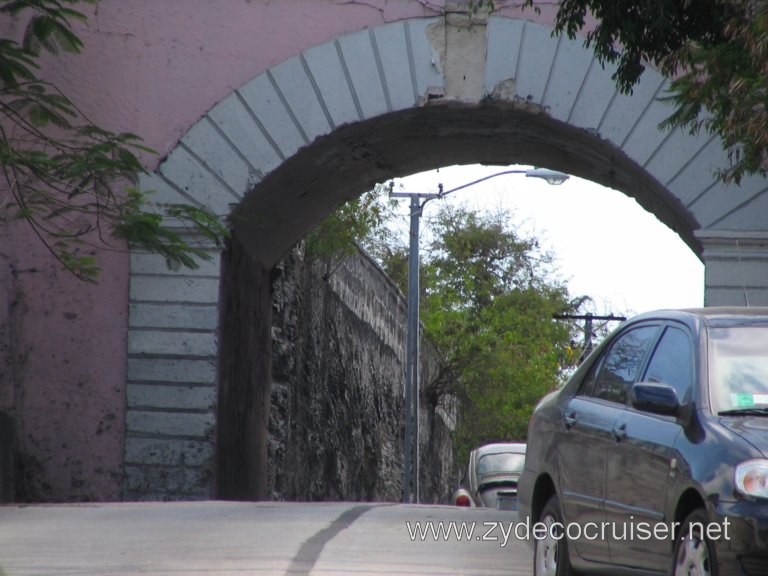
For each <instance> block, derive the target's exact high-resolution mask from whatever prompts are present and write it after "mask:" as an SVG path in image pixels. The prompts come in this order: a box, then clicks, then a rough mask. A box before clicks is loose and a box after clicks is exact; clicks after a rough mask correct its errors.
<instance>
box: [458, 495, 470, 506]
mask: <svg viewBox="0 0 768 576" xmlns="http://www.w3.org/2000/svg"><path fill="white" fill-rule="evenodd" d="M456 506H472V502H470V500H469V496H467V495H466V494H462V495H461V496H458V497H457V498H456Z"/></svg>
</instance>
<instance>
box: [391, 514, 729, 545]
mask: <svg viewBox="0 0 768 576" xmlns="http://www.w3.org/2000/svg"><path fill="white" fill-rule="evenodd" d="M405 525H406V529H407V530H408V537H409V538H410V540H411V542H427V541H435V542H450V541H456V542H497V543H498V544H499V546H501V547H504V546H506V545H507V544H508V543H509V541H510V539H515V540H530V539H531V538H533V539H535V540H545V539H549V538H552V539H554V540H560V539H562V538H565V537H567V538H568V539H569V540H581V539H585V540H592V541H593V540H618V541H621V540H632V541H647V540H652V539H656V540H670V539H672V538H674V537H675V535H676V534H678V533H679V529H680V527H681V526H682V524H681V523H680V522H669V523H666V522H655V523H654V522H645V521H635V520H634V517H633V516H630V518H629V520H628V521H627V522H586V523H584V524H579V523H576V522H570V523H568V524H562V523H560V522H553V523H552V524H545V523H543V522H535V523H533V524H531V523H530V522H529V521H527V520H526V521H522V522H496V521H484V522H467V521H464V522H457V521H449V522H444V521H439V522H433V521H425V522H406V523H405ZM729 528H730V522H729V520H728V518H725V520H723V522H722V524H721V523H717V522H708V523H694V524H693V525H692V531H693V532H696V533H700V534H703V535H705V536H706V538H707V539H709V540H720V539H723V540H730V536H729V532H728V530H729Z"/></svg>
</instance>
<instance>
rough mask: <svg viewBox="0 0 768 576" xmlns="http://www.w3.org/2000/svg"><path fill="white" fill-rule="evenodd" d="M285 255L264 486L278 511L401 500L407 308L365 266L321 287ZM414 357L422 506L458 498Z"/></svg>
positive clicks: (449, 455)
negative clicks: (285, 505) (299, 504)
mask: <svg viewBox="0 0 768 576" xmlns="http://www.w3.org/2000/svg"><path fill="white" fill-rule="evenodd" d="M327 272H328V270H327V268H326V267H325V265H324V264H322V263H317V262H316V263H314V264H310V263H308V262H307V261H306V260H305V259H304V257H303V252H302V250H301V249H297V250H294V251H293V252H291V254H290V255H289V256H288V257H286V258H285V259H284V260H283V261H282V263H281V264H280V265H279V266H278V267H277V269H276V278H275V281H274V283H273V303H274V304H273V338H272V342H273V353H272V360H273V372H272V374H273V382H272V410H271V415H270V423H269V467H268V472H269V475H268V487H269V494H270V497H271V498H272V499H276V500H309V501H314V500H378V501H399V500H401V499H402V479H403V435H404V418H403V416H404V395H403V386H404V366H405V338H406V332H405V326H406V309H407V306H406V302H405V300H404V298H403V296H402V294H401V293H400V291H399V290H398V289H397V288H396V287H395V286H394V284H392V282H391V281H390V280H389V279H388V278H387V277H386V276H385V275H384V274H383V272H382V271H381V270H380V269H379V268H378V267H377V266H376V265H375V263H374V262H372V261H371V260H370V258H368V257H367V256H366V255H364V254H362V253H360V254H355V255H354V256H352V257H349V258H347V259H345V260H344V261H343V262H342V263H341V265H339V266H338V267H337V268H335V270H333V271H332V272H331V273H330V275H328V276H327V279H326V278H325V276H326V274H327ZM436 360H437V355H436V353H435V350H434V349H433V348H431V347H430V346H429V345H428V344H427V345H424V346H422V362H421V366H422V368H421V369H422V377H421V381H422V394H421V401H420V407H421V410H420V426H421V428H420V446H421V448H420V453H421V464H420V483H421V501H423V502H440V501H446V500H447V499H448V497H449V495H450V493H451V491H452V490H453V489H454V488H455V482H456V481H457V477H456V472H455V470H456V467H455V463H454V454H453V444H452V441H451V437H450V431H449V429H448V427H447V424H446V420H448V419H447V418H445V417H444V416H443V415H442V414H443V412H442V411H441V410H438V409H437V408H436V407H435V406H434V405H431V404H430V403H429V401H428V399H427V398H428V394H425V392H424V391H425V389H426V388H427V386H426V384H425V383H427V382H429V381H430V379H431V377H432V376H433V375H434V373H435V366H436Z"/></svg>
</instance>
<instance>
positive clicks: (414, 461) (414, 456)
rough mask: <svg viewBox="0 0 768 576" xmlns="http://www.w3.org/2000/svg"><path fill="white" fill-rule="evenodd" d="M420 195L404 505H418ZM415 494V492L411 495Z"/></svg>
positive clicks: (414, 207)
mask: <svg viewBox="0 0 768 576" xmlns="http://www.w3.org/2000/svg"><path fill="white" fill-rule="evenodd" d="M421 209H422V207H421V204H420V199H419V197H418V195H414V196H412V197H411V231H410V252H409V255H408V326H407V329H408V337H407V342H406V360H405V474H404V478H403V502H405V503H410V502H411V501H412V499H413V501H415V502H416V503H418V501H419V365H418V363H419V220H420V218H421ZM411 490H412V492H411Z"/></svg>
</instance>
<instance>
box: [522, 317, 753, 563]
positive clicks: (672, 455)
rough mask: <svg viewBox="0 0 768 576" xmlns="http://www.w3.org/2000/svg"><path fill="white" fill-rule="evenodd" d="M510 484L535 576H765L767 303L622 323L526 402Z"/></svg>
mask: <svg viewBox="0 0 768 576" xmlns="http://www.w3.org/2000/svg"><path fill="white" fill-rule="evenodd" d="M518 494H519V510H520V512H519V513H520V518H521V520H523V519H525V520H524V521H525V523H526V524H527V525H529V526H535V525H536V523H537V522H541V524H540V525H539V528H540V529H541V530H540V532H539V534H538V535H536V534H535V531H532V532H531V533H532V534H533V536H532V537H530V538H529V542H530V543H531V544H532V546H533V548H534V574H535V575H536V576H545V575H553V576H555V575H556V576H568V575H571V574H576V573H581V572H589V573H595V574H600V573H602V574H611V575H614V576H615V575H621V574H634V575H637V574H673V575H675V576H680V575H683V574H685V575H691V574H696V575H712V576H714V575H718V576H728V575H736V574H739V575H747V576H760V575H768V308H762V309H757V308H705V309H700V310H688V311H661V312H654V313H646V314H642V315H640V316H637V317H635V318H633V319H632V320H630V321H628V322H625V323H624V324H623V325H622V326H620V327H619V328H618V329H617V330H616V331H615V332H614V333H613V334H612V335H611V336H610V337H609V338H608V339H606V341H605V342H603V343H602V344H601V346H600V347H599V348H597V349H596V350H595V351H594V352H593V353H592V354H591V355H590V356H589V358H587V360H586V361H585V362H584V364H583V365H582V366H580V367H579V369H578V370H577V371H576V372H575V373H574V375H573V377H572V378H571V379H570V380H569V382H568V383H567V384H566V385H565V386H564V387H563V388H562V389H560V390H558V391H556V392H553V393H551V394H549V395H548V396H546V397H545V398H544V399H543V400H542V401H541V402H540V403H539V405H538V406H537V408H536V409H535V410H534V413H533V415H532V417H531V420H530V424H529V434H528V449H527V454H526V460H525V470H524V471H523V473H522V475H521V477H520V483H519V492H518ZM547 527H551V528H547ZM564 531H565V534H564ZM563 536H564V537H563Z"/></svg>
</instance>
